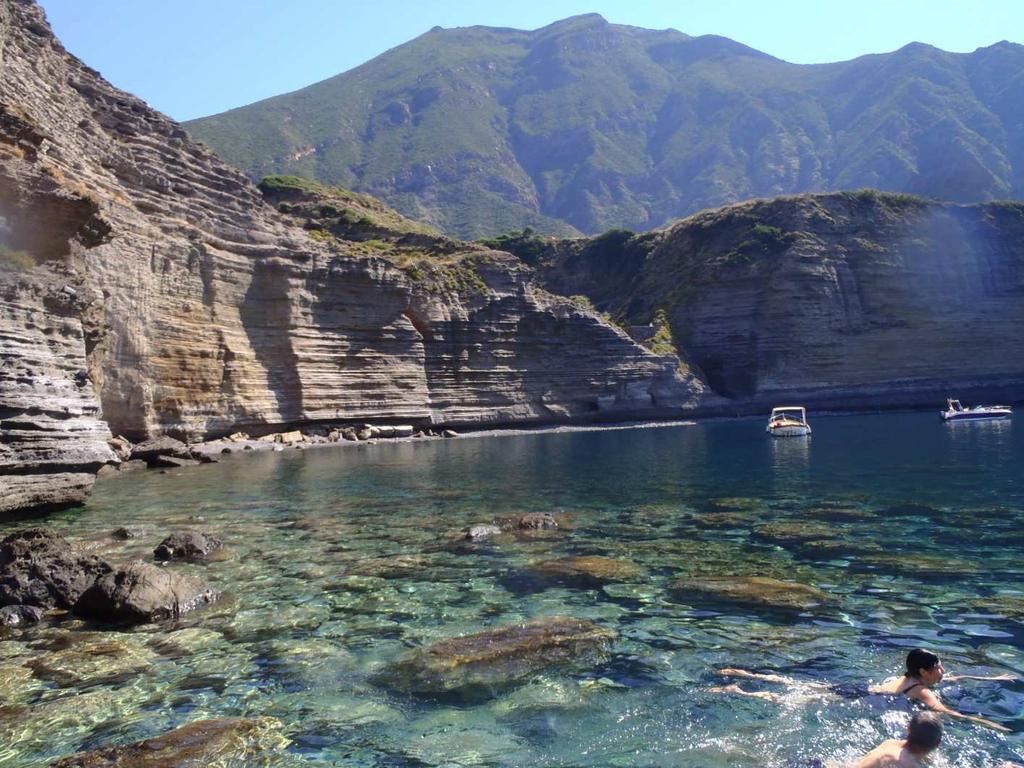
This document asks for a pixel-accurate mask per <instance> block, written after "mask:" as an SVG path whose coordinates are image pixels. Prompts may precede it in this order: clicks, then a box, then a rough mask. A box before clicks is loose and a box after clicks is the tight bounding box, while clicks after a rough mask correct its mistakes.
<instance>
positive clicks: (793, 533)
mask: <svg viewBox="0 0 1024 768" xmlns="http://www.w3.org/2000/svg"><path fill="white" fill-rule="evenodd" d="M754 532H755V533H756V534H757V535H758V537H760V538H762V539H767V540H768V541H771V542H775V543H777V544H799V543H801V542H805V541H814V540H822V539H830V538H834V537H836V536H838V535H839V533H840V531H838V530H836V529H835V528H834V527H833V526H831V525H828V524H826V523H818V522H809V521H803V520H787V521H783V522H779V523H765V524H763V525H758V526H756V527H755V528H754Z"/></svg>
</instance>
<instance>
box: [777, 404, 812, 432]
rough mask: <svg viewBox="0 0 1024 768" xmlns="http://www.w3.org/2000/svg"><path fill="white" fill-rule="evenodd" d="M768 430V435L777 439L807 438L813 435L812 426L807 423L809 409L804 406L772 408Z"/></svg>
mask: <svg viewBox="0 0 1024 768" xmlns="http://www.w3.org/2000/svg"><path fill="white" fill-rule="evenodd" d="M767 429H768V434H769V435H774V436H775V437H805V436H807V435H809V434H811V425H810V424H808V423H807V409H806V408H804V407H803V406H802V405H785V406H781V407H779V408H772V415H771V416H769V417H768V427H767Z"/></svg>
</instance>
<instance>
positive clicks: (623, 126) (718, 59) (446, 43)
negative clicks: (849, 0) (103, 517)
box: [186, 15, 1024, 238]
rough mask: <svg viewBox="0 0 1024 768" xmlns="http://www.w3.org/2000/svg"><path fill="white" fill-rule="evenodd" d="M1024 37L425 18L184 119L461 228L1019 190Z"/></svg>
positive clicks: (250, 168)
mask: <svg viewBox="0 0 1024 768" xmlns="http://www.w3.org/2000/svg"><path fill="white" fill-rule="evenodd" d="M1022 103H1024V47H1022V46H1019V45H1017V44H1013V43H996V44H994V45H992V46H988V47H984V48H979V49H978V50H976V51H974V52H973V53H949V52H945V51H942V50H940V49H938V48H934V47H932V46H927V45H925V44H921V43H912V44H908V45H907V46H904V47H903V48H900V49H898V50H897V51H894V52H891V53H884V54H869V55H866V56H862V57H858V58H856V59H851V60H848V61H844V62H835V63H829V64H792V63H790V62H786V61H783V60H781V59H778V58H775V57H772V56H770V55H768V54H765V53H762V52H760V51H756V50H755V49H752V48H749V47H748V46H744V45H743V44H741V43H737V42H735V41H732V40H729V39H728V38H722V37H718V36H714V35H704V36H699V37H692V36H689V35H686V34H684V33H682V32H678V31H676V30H671V29H669V30H647V29H643V28H639V27H629V26H625V25H617V24H611V23H609V22H607V21H605V20H604V19H603V18H602V17H600V16H598V15H588V16H577V17H571V18H569V19H565V20H562V21H560V22H555V23H553V24H551V25H548V26H546V27H542V28H540V29H538V30H533V31H524V30H508V29H503V28H491V27H485V26H474V27H461V28H454V29H436V28H435V29H434V30H431V31H429V32H426V33H424V34H423V35H420V36H419V37H417V38H414V39H413V40H411V41H409V42H408V43H405V44H402V45H400V46H397V47H395V48H392V49H391V50H389V51H387V52H386V53H384V54H382V55H381V56H378V57H376V58H374V59H371V60H370V61H368V62H365V63H364V64H361V65H360V66H359V67H356V68H354V69H352V70H349V71H348V72H344V73H341V74H339V75H335V76H334V77H331V78H327V79H326V80H322V81H320V82H318V83H315V84H313V85H310V86H307V87H306V88H303V89H300V90H298V91H293V92H291V93H289V94H283V95H280V96H275V97H272V98H270V99H265V100H262V101H260V102H256V103H255V104H253V105H249V106H246V107H239V108H236V109H234V110H229V111H227V112H224V113H221V114H219V115H214V116H210V117H207V118H201V119H199V120H196V121H191V122H189V123H187V124H186V127H187V128H188V129H189V130H190V131H191V132H192V133H193V134H194V135H195V136H196V137H198V138H200V139H203V140H204V141H206V142H207V143H209V144H210V145H211V146H213V147H214V148H215V149H216V150H217V151H218V152H219V153H220V154H221V155H222V156H223V157H225V159H227V160H228V161H229V162H232V163H233V164H235V165H237V166H238V167H240V168H242V169H243V170H244V171H245V172H246V173H247V174H248V175H249V176H250V177H251V178H254V179H258V178H261V177H262V176H264V175H268V174H281V173H284V174H294V175H298V176H304V177H308V178H315V179H317V180H319V181H322V182H323V183H326V184H330V185H335V186H342V187H346V188H350V189H354V190H357V191H360V192H366V193H369V194H372V195H375V196H376V197H379V198H381V199H382V200H384V201H385V202H387V203H388V204H389V205H391V206H392V207H394V208H396V209H397V210H398V211H400V212H401V213H403V214H404V215H407V216H410V217H411V218H416V219H420V220H423V221H425V222H427V223H429V224H431V225H433V226H436V227H438V228H439V229H441V230H443V231H445V232H447V233H448V234H452V235H456V236H459V237H463V238H475V237H480V236H490V235H495V234H499V233H501V232H507V231H511V230H513V229H518V228H521V227H524V226H530V227H532V228H534V229H536V230H538V231H542V232H548V233H551V234H556V235H573V234H579V233H596V232H600V231H603V230H605V229H608V228H612V227H629V228H631V229H636V230H647V229H652V228H655V227H658V226H661V225H663V224H665V223H667V222H668V221H670V220H672V219H675V218H681V217H683V216H685V215H688V214H690V213H694V212H696V211H698V210H702V209H705V208H713V207H717V206H719V205H723V204H728V203H731V202H737V201H739V200H744V199H749V198H756V197H767V196H773V195H778V194H795V193H800V192H819V191H831V190H840V189H857V188H862V187H877V188H880V189H886V190H889V191H896V192H910V193H914V194H924V195H927V196H932V197H936V198H939V199H949V200H954V201H959V202H983V201H985V200H990V199H998V198H1009V197H1020V196H1024V116H1022V108H1021V107H1020V106H1018V105H1019V104H1022Z"/></svg>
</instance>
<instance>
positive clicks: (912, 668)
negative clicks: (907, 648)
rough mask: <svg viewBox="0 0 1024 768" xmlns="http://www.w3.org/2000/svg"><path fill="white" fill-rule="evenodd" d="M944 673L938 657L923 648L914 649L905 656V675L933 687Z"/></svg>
mask: <svg viewBox="0 0 1024 768" xmlns="http://www.w3.org/2000/svg"><path fill="white" fill-rule="evenodd" d="M945 673H946V670H945V668H944V667H943V666H942V662H941V661H940V660H939V657H938V656H937V655H936V654H934V653H932V652H931V651H926V650H925V649H924V648H915V649H914V650H912V651H911V652H910V653H908V654H907V674H908V675H910V676H911V677H916V678H918V679H919V680H923V681H924V682H926V683H928V684H929V685H934V684H935V683H937V682H939V681H940V680H941V679H942V676H943V675H944V674H945Z"/></svg>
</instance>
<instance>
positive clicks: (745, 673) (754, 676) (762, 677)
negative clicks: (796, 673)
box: [718, 667, 829, 688]
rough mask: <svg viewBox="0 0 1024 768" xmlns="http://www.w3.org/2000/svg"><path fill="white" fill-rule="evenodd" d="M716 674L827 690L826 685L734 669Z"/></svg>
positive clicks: (728, 668) (725, 669) (719, 671)
mask: <svg viewBox="0 0 1024 768" xmlns="http://www.w3.org/2000/svg"><path fill="white" fill-rule="evenodd" d="M718 674H720V675H722V676H723V677H745V678H747V679H748V680H763V681H764V682H766V683H781V684H782V685H804V686H808V687H811V688H828V687H829V686H828V685H827V684H826V683H816V682H810V681H806V680H796V679H794V678H792V677H785V676H783V675H768V674H762V673H761V672H750V671H748V670H746V669H736V668H735V667H724V668H723V669H720V670H718Z"/></svg>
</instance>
